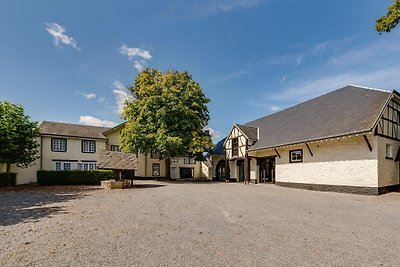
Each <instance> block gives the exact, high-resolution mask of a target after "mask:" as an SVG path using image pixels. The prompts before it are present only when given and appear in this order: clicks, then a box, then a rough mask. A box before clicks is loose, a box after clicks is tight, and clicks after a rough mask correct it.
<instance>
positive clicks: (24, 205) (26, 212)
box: [0, 186, 95, 226]
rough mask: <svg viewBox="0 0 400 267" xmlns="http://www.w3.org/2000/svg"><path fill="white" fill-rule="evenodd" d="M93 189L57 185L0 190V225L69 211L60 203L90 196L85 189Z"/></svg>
mask: <svg viewBox="0 0 400 267" xmlns="http://www.w3.org/2000/svg"><path fill="white" fill-rule="evenodd" d="M92 190H95V189H94V188H90V189H88V188H81V187H65V188H63V187H58V186H57V187H36V188H32V189H23V190H20V189H18V188H17V189H16V190H13V191H0V225H2V226H7V225H15V224H19V223H26V222H38V221H39V220H40V219H42V218H51V217H53V216H55V215H58V214H65V213H68V211H67V210H66V208H65V206H63V205H59V204H61V203H63V202H67V201H70V200H73V199H80V198H83V197H85V196H89V194H87V193H85V191H92Z"/></svg>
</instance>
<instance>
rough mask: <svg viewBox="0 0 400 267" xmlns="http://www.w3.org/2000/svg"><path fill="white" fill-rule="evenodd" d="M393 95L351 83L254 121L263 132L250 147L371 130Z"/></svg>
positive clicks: (260, 131) (294, 142) (284, 143)
mask: <svg viewBox="0 0 400 267" xmlns="http://www.w3.org/2000/svg"><path fill="white" fill-rule="evenodd" d="M390 95H391V92H387V91H380V90H373V89H367V88H363V87H357V86H351V85H349V86H346V87H344V88H341V89H338V90H335V91H332V92H330V93H327V94H324V95H322V96H319V97H316V98H314V99H311V100H308V101H306V102H303V103H300V104H298V105H295V106H293V107H290V108H288V109H285V110H282V111H280V112H277V113H274V114H271V115H269V116H266V117H262V118H260V119H257V120H254V121H251V122H249V123H247V124H246V125H247V126H253V127H259V135H260V136H259V141H257V142H256V143H255V145H253V146H252V147H250V148H249V151H251V150H257V149H262V148H271V147H277V146H282V145H289V144H296V143H301V142H305V141H312V140H318V139H323V138H328V137H336V136H341V135H347V134H353V133H361V132H367V131H371V130H372V128H373V127H374V124H375V122H376V121H377V119H378V117H379V115H380V114H381V111H382V110H383V108H384V107H385V104H386V102H387V101H388V99H389V97H390Z"/></svg>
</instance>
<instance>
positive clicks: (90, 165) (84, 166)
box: [78, 161, 97, 171]
mask: <svg viewBox="0 0 400 267" xmlns="http://www.w3.org/2000/svg"><path fill="white" fill-rule="evenodd" d="M78 169H79V170H81V171H93V170H96V169H97V162H95V161H92V162H80V163H78Z"/></svg>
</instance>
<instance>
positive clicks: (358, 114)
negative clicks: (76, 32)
mask: <svg viewBox="0 0 400 267" xmlns="http://www.w3.org/2000/svg"><path fill="white" fill-rule="evenodd" d="M224 147H225V151H226V152H225V154H226V160H227V167H229V176H230V178H231V179H236V180H237V181H251V182H253V183H264V182H270V183H276V184H277V185H281V186H289V187H297V188H306V189H314V190H327V191H339V192H353V193H365V194H381V193H385V192H388V191H393V190H398V189H399V160H400V150H399V147H400V94H399V93H398V92H396V91H391V92H389V91H384V90H378V89H372V88H366V87H360V86H353V85H349V86H346V87H344V88H341V89H338V90H335V91H332V92H330V93H327V94H325V95H322V96H319V97H317V98H314V99H311V100H309V101H306V102H303V103H300V104H298V105H296V106H293V107H290V108H288V109H285V110H282V111H280V112H276V113H274V114H271V115H269V116H266V117H262V118H260V119H257V120H254V121H252V122H249V123H246V124H245V125H240V124H235V125H234V126H233V127H232V130H231V131H230V133H229V135H228V136H227V138H226V140H225V142H224Z"/></svg>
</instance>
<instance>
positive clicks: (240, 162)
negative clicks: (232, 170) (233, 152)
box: [237, 160, 244, 182]
mask: <svg viewBox="0 0 400 267" xmlns="http://www.w3.org/2000/svg"><path fill="white" fill-rule="evenodd" d="M237 166H238V169H239V171H238V174H239V182H244V160H238V161H237Z"/></svg>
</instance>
